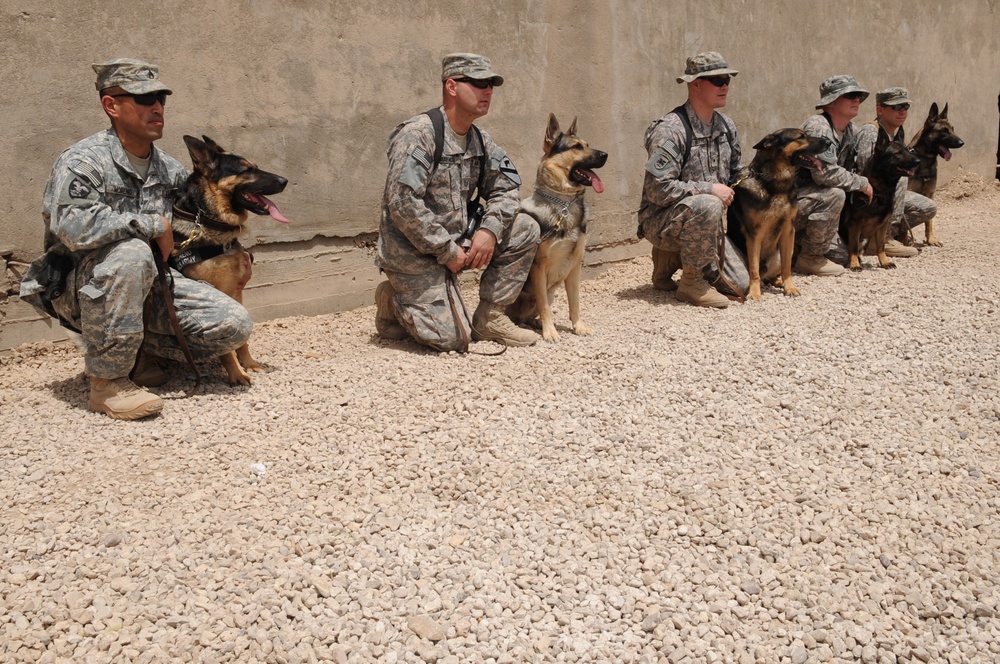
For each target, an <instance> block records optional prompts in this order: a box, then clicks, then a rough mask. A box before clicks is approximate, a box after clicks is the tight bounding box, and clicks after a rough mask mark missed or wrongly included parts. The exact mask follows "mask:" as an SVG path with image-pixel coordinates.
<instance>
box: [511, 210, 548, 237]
mask: <svg viewBox="0 0 1000 664" xmlns="http://www.w3.org/2000/svg"><path fill="white" fill-rule="evenodd" d="M541 236H542V233H541V231H540V230H539V228H538V222H537V221H535V220H534V219H532V218H531V217H529V216H528V215H526V214H519V215H517V216H516V217H515V218H514V225H513V228H512V229H511V237H520V238H524V243H525V244H537V243H538V240H539V238H540V237H541Z"/></svg>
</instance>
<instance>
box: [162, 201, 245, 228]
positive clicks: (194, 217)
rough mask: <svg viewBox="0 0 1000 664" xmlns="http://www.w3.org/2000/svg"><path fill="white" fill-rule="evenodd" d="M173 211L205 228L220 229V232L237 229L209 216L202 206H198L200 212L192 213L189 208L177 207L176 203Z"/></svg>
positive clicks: (176, 214)
mask: <svg viewBox="0 0 1000 664" xmlns="http://www.w3.org/2000/svg"><path fill="white" fill-rule="evenodd" d="M173 212H174V215H175V216H177V217H180V218H181V219H184V220H186V221H190V222H191V223H193V224H194V225H195V226H204V227H205V228H209V229H211V230H213V231H220V232H232V231H233V230H235V229H234V228H233V227H232V226H230V225H229V224H224V223H222V222H221V221H219V220H218V219H215V218H213V217H210V216H208V215H207V214H205V211H204V210H202V209H201V208H200V207H199V208H198V212H196V213H192V212H189V211H188V210H185V209H183V208H179V207H177V205H176V204H175V205H174V208H173Z"/></svg>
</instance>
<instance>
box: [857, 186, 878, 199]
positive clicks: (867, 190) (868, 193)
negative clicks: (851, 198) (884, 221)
mask: <svg viewBox="0 0 1000 664" xmlns="http://www.w3.org/2000/svg"><path fill="white" fill-rule="evenodd" d="M858 191H859V192H861V194H862V195H864V197H865V198H866V199H868V202H869V203H871V202H872V196H874V195H875V190H874V189H872V186H871V184H870V183H869V184H866V185H865V187H864V189H858Z"/></svg>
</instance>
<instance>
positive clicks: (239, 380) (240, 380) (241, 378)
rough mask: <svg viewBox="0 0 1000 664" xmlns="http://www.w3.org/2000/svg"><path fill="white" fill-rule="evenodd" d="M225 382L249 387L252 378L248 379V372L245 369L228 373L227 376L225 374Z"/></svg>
mask: <svg viewBox="0 0 1000 664" xmlns="http://www.w3.org/2000/svg"><path fill="white" fill-rule="evenodd" d="M226 382H227V383H229V384H230V385H234V386H235V385H245V386H246V387H250V384H251V383H252V382H253V380H251V379H250V374H248V373H247V372H246V371H241V372H239V373H236V374H233V373H230V374H229V375H228V376H226Z"/></svg>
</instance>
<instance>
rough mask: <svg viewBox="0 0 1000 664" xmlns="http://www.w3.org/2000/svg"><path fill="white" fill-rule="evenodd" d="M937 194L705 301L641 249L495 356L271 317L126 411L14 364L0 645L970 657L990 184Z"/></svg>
mask: <svg viewBox="0 0 1000 664" xmlns="http://www.w3.org/2000/svg"><path fill="white" fill-rule="evenodd" d="M939 202H940V203H941V212H940V213H939V216H938V224H937V227H938V229H940V232H939V237H940V238H941V239H942V240H943V241H944V246H943V247H940V248H937V247H930V248H925V249H924V250H923V252H922V254H921V255H920V256H918V257H916V258H912V259H899V260H897V263H898V266H899V269H896V270H880V269H878V268H876V267H875V266H874V265H875V259H874V258H868V259H866V269H865V270H864V271H863V272H861V273H850V274H846V275H843V276H841V277H839V278H836V279H818V278H812V277H799V278H797V283H798V285H799V287H800V288H801V290H802V296H801V297H799V298H797V299H793V298H786V297H783V296H782V295H781V294H780V291H778V290H776V289H766V290H765V297H764V301H763V302H760V303H751V304H744V305H737V306H733V307H730V308H729V309H728V310H725V311H714V310H705V309H699V308H695V307H691V306H687V305H678V304H677V303H676V302H675V301H674V298H673V296H672V295H670V294H664V293H660V292H657V291H654V290H652V288H651V287H650V285H649V274H650V270H651V267H650V262H649V259H648V258H641V259H636V260H634V261H631V262H628V263H624V264H618V265H615V266H613V267H611V268H610V269H608V270H607V271H606V272H604V273H603V274H602V275H600V276H599V277H598V278H596V279H593V280H590V281H587V282H586V283H585V284H584V288H583V291H584V292H583V309H584V316H585V320H586V321H587V322H589V323H590V324H591V325H592V326H593V327H594V328H595V334H594V335H593V336H591V337H577V336H575V335H573V334H572V333H571V332H569V331H568V327H567V326H566V321H565V315H566V314H565V312H566V307H565V300H564V298H562V296H560V299H558V300H557V305H556V307H557V317H558V319H559V320H560V322H561V324H562V328H561V329H562V331H563V337H562V340H561V341H560V342H559V343H558V344H545V345H544V346H540V347H535V348H527V349H519V348H512V349H510V350H508V351H507V353H506V354H505V355H503V356H500V357H484V356H476V355H466V356H462V355H455V354H450V355H444V356H440V355H437V354H434V353H430V352H426V351H424V350H421V349H420V348H418V347H417V346H415V345H413V344H410V343H408V342H399V343H392V342H384V341H380V340H378V339H377V338H375V337H374V334H373V333H374V327H373V323H372V320H373V316H374V307H367V308H365V309H361V310H357V311H350V312H346V313H341V314H334V315H328V316H320V317H315V318H288V319H283V320H278V321H271V322H268V323H264V324H261V325H258V326H257V328H256V330H255V333H254V338H253V347H254V349H255V353H254V354H255V355H256V356H257V358H258V359H260V360H262V361H263V362H265V363H266V364H268V366H269V370H268V371H267V373H265V374H262V375H259V377H258V378H257V379H256V382H255V383H254V385H253V386H252V387H251V388H249V389H242V388H240V389H237V388H230V387H228V386H227V385H225V383H224V382H223V381H222V375H223V374H222V371H221V369H220V368H218V367H214V366H213V367H206V368H207V370H209V371H210V374H211V376H210V379H209V380H208V382H207V384H206V385H205V386H204V387H203V389H202V391H201V393H199V394H198V395H196V396H195V397H193V398H191V399H187V400H168V401H167V405H166V408H165V411H164V413H163V415H161V416H160V417H157V418H154V419H152V420H149V421H144V422H131V423H129V422H114V421H112V420H110V419H108V418H106V417H104V416H101V415H96V414H92V413H89V412H87V410H86V384H85V381H84V378H83V376H82V373H81V370H82V361H81V359H80V358H79V355H78V353H77V351H76V349H75V348H73V347H67V346H66V345H56V346H52V345H44V344H38V345H32V346H26V347H22V348H20V349H18V350H17V351H16V352H14V353H13V354H11V355H9V356H7V357H3V358H0V385H2V386H3V387H2V389H0V440H2V445H0V505H2V507H0V509H2V519H0V523H2V524H3V527H2V529H0V635H2V638H0V661H4V662H7V661H25V662H36V661H38V662H106V661H116V662H117V661H122V662H125V661H127V662H160V661H184V662H188V661H192V662H194V661H197V662H235V661H240V662H257V661H264V662H315V661H332V662H376V661H377V662H389V663H391V662H438V663H440V664H460V663H461V664H464V663H467V662H496V663H500V662H505V663H506V662H602V663H605V662H650V663H652V662H669V663H674V664H675V663H677V662H739V663H743V662H796V663H801V662H857V661H861V662H995V661H998V660H1000V589H998V581H1000V527H998V519H997V513H998V508H1000V490H998V482H1000V463H998V462H1000V451H998V447H997V441H998V439H1000V398H998V396H997V385H998V365H997V351H998V337H1000V325H998V322H1000V321H998V313H997V309H998V304H1000V302H998V301H1000V295H998V292H1000V277H998V276H997V270H996V267H995V266H993V265H992V262H993V259H994V256H996V255H997V253H998V251H1000V239H998V235H997V233H996V231H995V223H996V218H997V216H998V213H1000V189H998V188H997V187H996V186H995V185H994V184H993V183H989V182H985V181H983V180H977V179H976V178H975V177H970V176H965V177H963V178H956V180H955V181H953V182H952V184H951V185H950V186H949V187H948V188H947V189H946V190H944V191H943V192H941V195H940V196H939ZM918 237H919V238H920V239H922V238H923V233H922V231H918ZM990 275H992V276H990ZM473 301H474V300H473ZM479 346H486V348H484V350H486V349H488V345H484V344H480V345H479ZM188 386H190V381H188V380H187V379H185V377H184V376H183V370H181V369H178V371H177V375H176V377H175V378H174V379H172V381H171V382H170V383H168V384H167V385H166V386H165V388H166V389H164V390H163V393H164V394H165V395H167V396H174V397H176V396H180V395H181V394H182V392H183V390H184V389H185V388H187V387H188Z"/></svg>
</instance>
